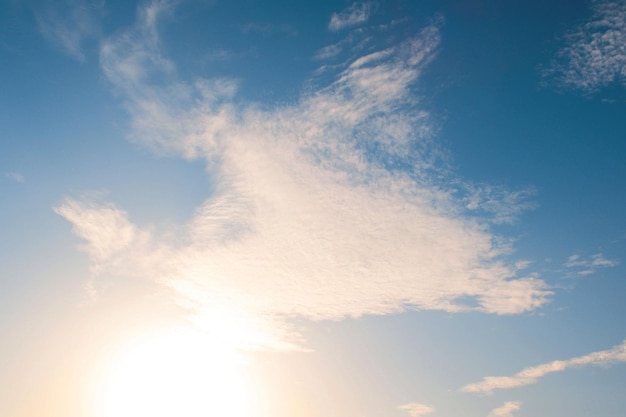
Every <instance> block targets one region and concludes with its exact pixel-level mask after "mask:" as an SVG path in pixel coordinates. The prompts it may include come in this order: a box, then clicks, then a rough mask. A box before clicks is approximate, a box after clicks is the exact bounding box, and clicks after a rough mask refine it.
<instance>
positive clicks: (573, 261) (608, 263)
mask: <svg viewBox="0 0 626 417" xmlns="http://www.w3.org/2000/svg"><path fill="white" fill-rule="evenodd" d="M563 265H564V266H565V267H566V268H570V269H573V270H575V271H576V273H577V274H578V275H591V274H593V273H594V272H596V270H597V269H598V268H610V267H615V266H617V265H619V262H618V261H617V260H614V259H607V258H605V257H604V255H603V254H601V253H597V254H595V255H592V256H591V257H589V258H582V257H581V256H580V255H572V256H570V257H569V258H567V261H566V262H565V264H563Z"/></svg>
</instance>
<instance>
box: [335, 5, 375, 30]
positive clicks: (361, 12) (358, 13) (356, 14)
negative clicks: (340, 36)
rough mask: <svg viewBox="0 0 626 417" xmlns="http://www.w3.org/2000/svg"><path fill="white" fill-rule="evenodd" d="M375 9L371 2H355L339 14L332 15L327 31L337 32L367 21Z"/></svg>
mask: <svg viewBox="0 0 626 417" xmlns="http://www.w3.org/2000/svg"><path fill="white" fill-rule="evenodd" d="M375 9H376V4H375V3H373V2H356V3H352V5H351V6H349V7H347V8H346V9H344V10H342V11H341V12H339V13H333V14H332V16H331V17H330V22H328V30H330V31H333V32H337V31H340V30H343V29H347V28H349V27H352V26H356V25H359V24H361V23H365V22H367V21H368V19H369V18H370V16H371V15H372V13H374V11H375Z"/></svg>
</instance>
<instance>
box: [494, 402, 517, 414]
mask: <svg viewBox="0 0 626 417" xmlns="http://www.w3.org/2000/svg"><path fill="white" fill-rule="evenodd" d="M520 408H522V403H521V402H520V401H508V402H505V403H504V404H503V405H502V407H498V408H496V409H494V410H493V411H492V412H491V413H489V416H488V417H513V412H514V411H518V410H519V409H520Z"/></svg>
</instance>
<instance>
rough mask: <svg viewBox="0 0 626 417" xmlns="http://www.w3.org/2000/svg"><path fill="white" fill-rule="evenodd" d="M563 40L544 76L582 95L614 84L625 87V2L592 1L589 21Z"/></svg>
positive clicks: (569, 33)
mask: <svg viewBox="0 0 626 417" xmlns="http://www.w3.org/2000/svg"><path fill="white" fill-rule="evenodd" d="M564 39H565V46H564V47H563V48H561V49H560V50H559V51H557V53H556V55H555V58H554V60H553V62H552V66H551V67H550V68H549V69H548V70H547V71H545V73H544V75H546V76H547V77H549V78H551V77H554V78H555V79H556V81H557V82H558V83H559V84H561V85H563V86H564V87H566V88H571V89H575V90H580V91H582V92H585V93H593V92H595V91H598V90H599V89H601V88H603V87H606V86H608V85H610V84H611V83H614V82H617V83H620V84H622V85H626V50H625V49H624V45H626V1H624V0H618V1H604V0H595V1H593V2H592V16H591V19H590V20H589V21H587V22H586V23H584V24H581V25H579V26H577V27H576V28H574V29H573V30H571V31H570V32H568V33H567V34H566V35H565V36H564Z"/></svg>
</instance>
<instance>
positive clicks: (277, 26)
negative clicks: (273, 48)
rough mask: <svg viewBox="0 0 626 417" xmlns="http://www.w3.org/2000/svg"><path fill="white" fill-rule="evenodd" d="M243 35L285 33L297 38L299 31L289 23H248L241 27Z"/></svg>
mask: <svg viewBox="0 0 626 417" xmlns="http://www.w3.org/2000/svg"><path fill="white" fill-rule="evenodd" d="M241 31H242V32H243V33H246V34H247V33H260V34H262V35H272V34H274V33H284V34H287V35H289V36H297V35H298V29H296V28H295V27H294V26H292V25H290V24H288V23H262V22H248V23H246V24H244V25H242V26H241Z"/></svg>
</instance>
